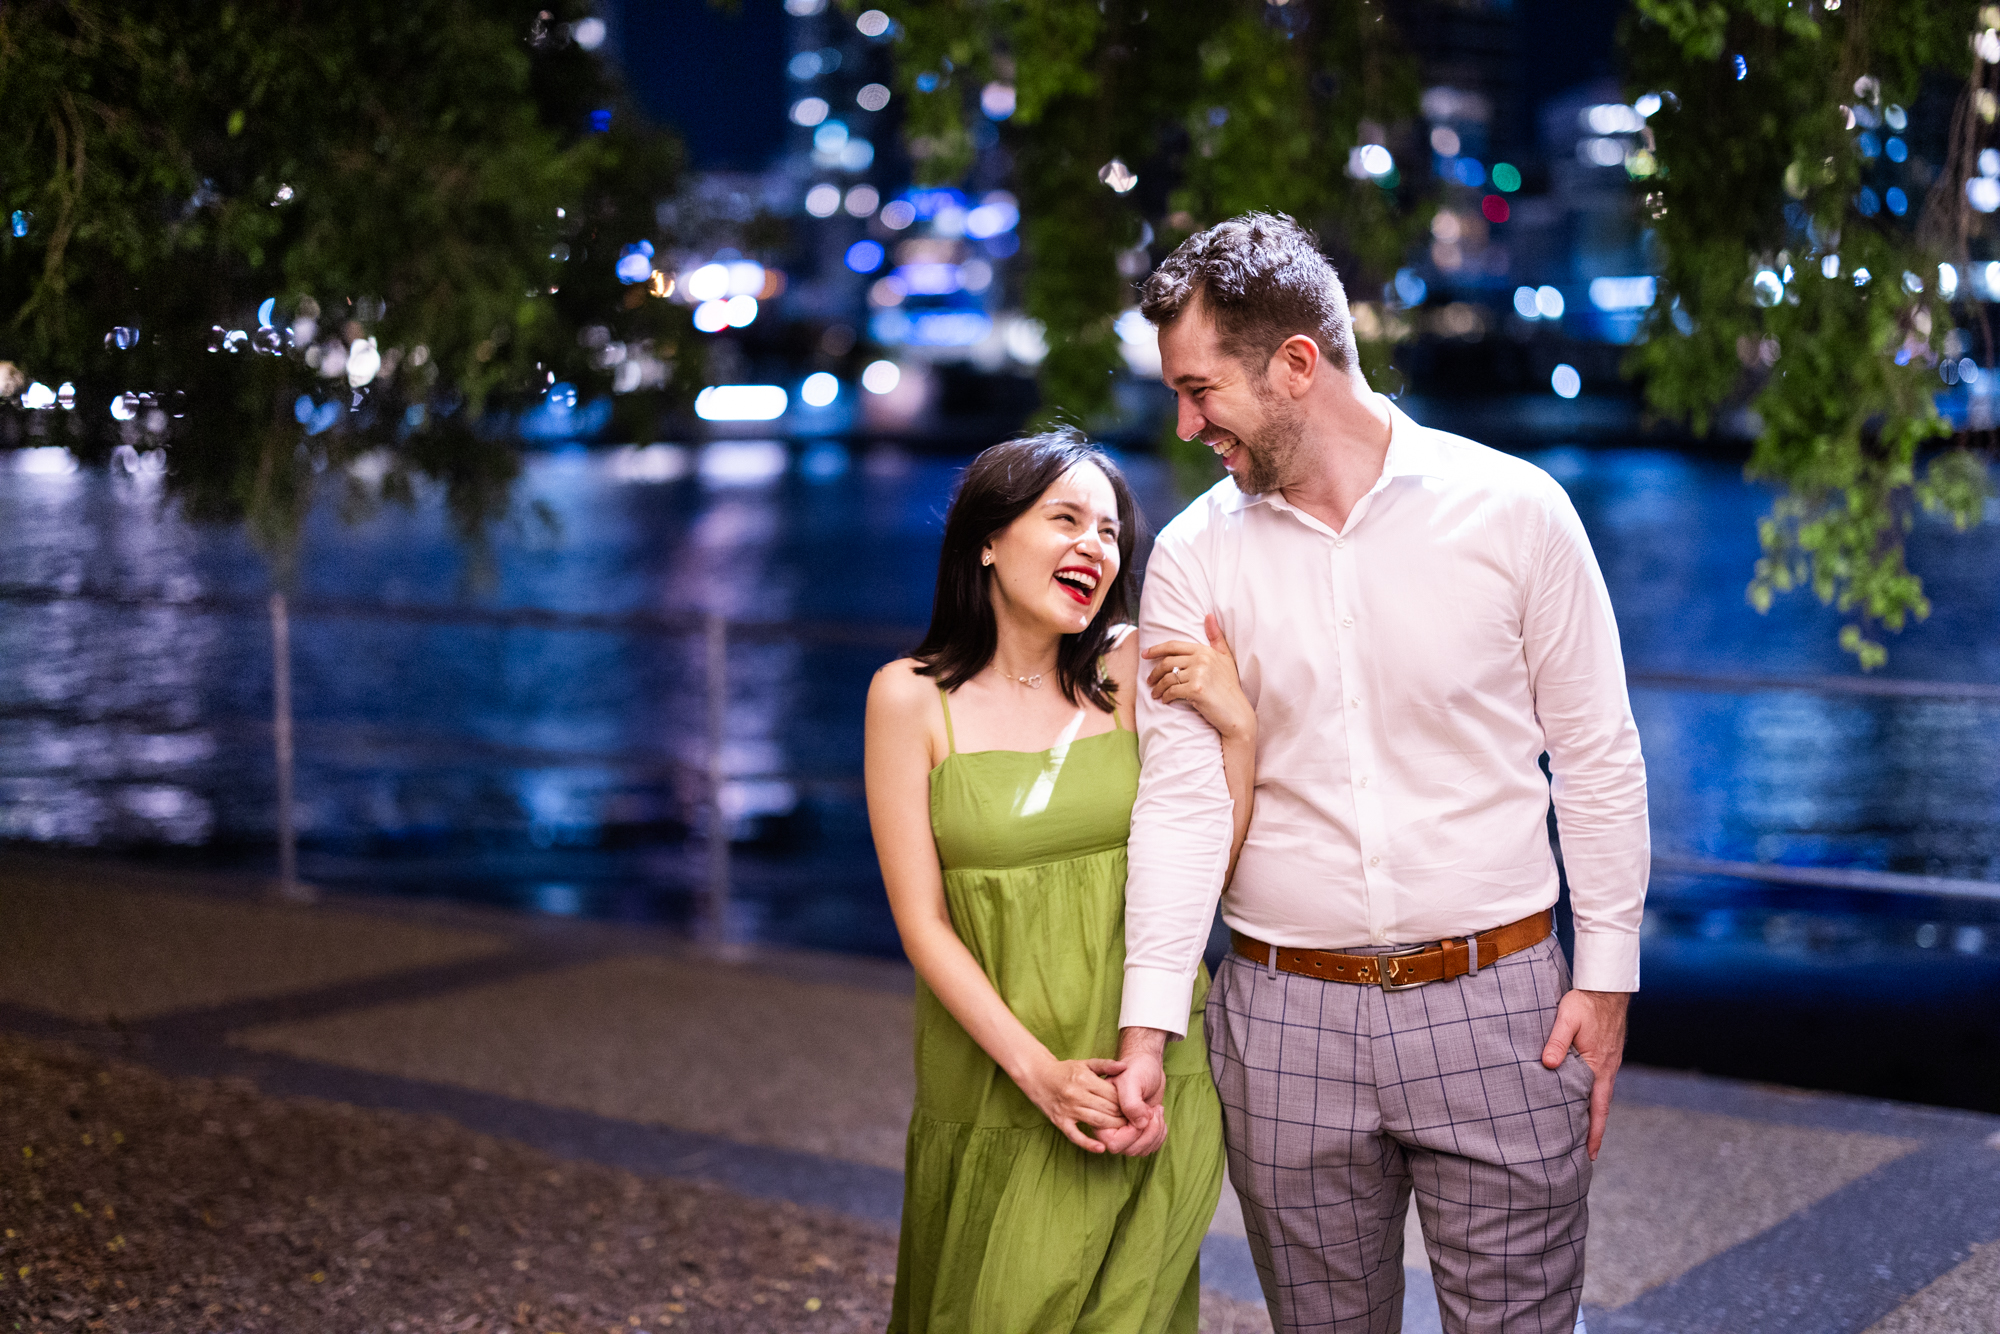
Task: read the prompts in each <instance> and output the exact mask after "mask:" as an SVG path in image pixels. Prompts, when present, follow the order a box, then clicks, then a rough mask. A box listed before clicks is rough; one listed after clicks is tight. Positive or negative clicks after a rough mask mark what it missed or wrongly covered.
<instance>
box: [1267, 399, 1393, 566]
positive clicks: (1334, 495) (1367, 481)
mask: <svg viewBox="0 0 2000 1334" xmlns="http://www.w3.org/2000/svg"><path fill="white" fill-rule="evenodd" d="M1317 406H1318V407H1319V409H1320V410H1319V411H1318V412H1315V413H1314V414H1313V419H1312V420H1311V421H1309V422H1308V424H1307V428H1306V429H1307V431H1308V432H1310V433H1311V435H1312V436H1315V437H1317V439H1316V441H1315V443H1317V444H1318V445H1319V448H1318V450H1317V451H1315V452H1316V455H1317V458H1316V460H1315V463H1314V466H1313V469H1312V471H1311V472H1309V473H1308V474H1307V475H1306V476H1305V477H1303V478H1301V479H1300V480H1299V481H1297V482H1294V483H1292V484H1290V485H1287V486H1286V487H1284V488H1283V490H1282V492H1281V494H1282V495H1283V496H1284V497H1285V500H1286V501H1287V502H1288V503H1290V504H1292V505H1294V506H1296V507H1297V508H1299V509H1301V510H1304V511H1305V512H1306V513H1307V514H1310V515H1312V516H1313V517H1314V518H1315V519H1318V520H1319V521H1320V522H1321V523H1323V524H1325V525H1326V526H1327V527H1329V528H1331V529H1333V530H1334V531H1335V532H1339V531H1341V530H1342V529H1343V528H1345V527H1346V526H1347V519H1348V516H1349V515H1350V514H1352V513H1353V512H1354V507H1355V506H1356V505H1357V504H1359V503H1360V502H1361V497H1363V496H1365V495H1367V494H1368V493H1369V491H1371V490H1372V489H1374V486H1375V483H1376V482H1377V481H1379V480H1380V479H1381V476H1382V462H1383V460H1384V459H1386V458H1388V456H1389V435H1390V430H1391V420H1392V419H1391V417H1390V413H1389V400H1388V399H1386V398H1383V397H1382V396H1381V395H1380V394H1377V393H1375V392H1374V391H1372V390H1370V389H1368V388H1367V387H1366V385H1365V384H1363V383H1362V382H1361V381H1360V380H1359V377H1356V379H1355V380H1354V382H1353V388H1352V390H1351V391H1349V390H1348V388H1347V386H1342V387H1341V389H1340V391H1338V392H1336V393H1333V394H1329V395H1328V396H1327V398H1326V400H1325V401H1324V402H1323V403H1322V404H1320V405H1317Z"/></svg>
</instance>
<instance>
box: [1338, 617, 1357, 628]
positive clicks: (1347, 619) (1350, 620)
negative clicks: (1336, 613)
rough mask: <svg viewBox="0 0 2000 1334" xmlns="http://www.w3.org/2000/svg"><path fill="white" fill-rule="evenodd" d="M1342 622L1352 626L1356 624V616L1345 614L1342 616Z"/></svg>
mask: <svg viewBox="0 0 2000 1334" xmlns="http://www.w3.org/2000/svg"><path fill="white" fill-rule="evenodd" d="M1340 623H1341V624H1342V625H1344V626H1348V627H1350V628H1351V627H1352V626H1353V625H1354V618H1353V617H1352V616H1343V617H1341V618H1340Z"/></svg>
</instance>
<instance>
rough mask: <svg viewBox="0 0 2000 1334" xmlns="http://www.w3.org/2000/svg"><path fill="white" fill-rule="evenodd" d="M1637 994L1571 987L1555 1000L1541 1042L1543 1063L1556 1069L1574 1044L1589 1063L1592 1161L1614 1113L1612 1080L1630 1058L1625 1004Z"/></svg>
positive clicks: (1585, 1062)
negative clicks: (1551, 1019)
mask: <svg viewBox="0 0 2000 1334" xmlns="http://www.w3.org/2000/svg"><path fill="white" fill-rule="evenodd" d="M1631 1000H1632V997H1631V996H1630V995H1629V994H1627V993H1626V992H1623V991H1568V992H1564V993H1563V998H1562V1000H1560V1001H1558V1002H1557V1003H1556V1023H1555V1027H1554V1028H1553V1029H1552V1030H1550V1032H1549V1040H1548V1043H1547V1045H1545V1046H1544V1047H1543V1048H1542V1064H1543V1065H1545V1066H1547V1067H1548V1068H1549V1069H1551V1070H1553V1069H1555V1068H1556V1067H1557V1066H1560V1065H1561V1064H1562V1063H1563V1058H1564V1057H1565V1056H1567V1055H1569V1049H1570V1047H1571V1046H1575V1048H1576V1054H1577V1055H1579V1056H1581V1057H1582V1058H1583V1063H1584V1064H1585V1065H1587V1066H1589V1067H1590V1076H1591V1080H1590V1140H1589V1142H1588V1144H1587V1145H1586V1147H1587V1148H1588V1149H1589V1150H1590V1161H1592V1162H1596V1161H1597V1150H1598V1146H1599V1145H1601V1144H1603V1143H1604V1122H1605V1120H1606V1119H1607V1118H1608V1117H1609V1116H1610V1115H1611V1086H1612V1085H1613V1084H1615V1083H1617V1082H1618V1067H1619V1065H1620V1064H1622V1063H1623V1062H1624V1060H1625V1010H1626V1007H1627V1006H1628V1005H1629V1004H1630V1003H1631Z"/></svg>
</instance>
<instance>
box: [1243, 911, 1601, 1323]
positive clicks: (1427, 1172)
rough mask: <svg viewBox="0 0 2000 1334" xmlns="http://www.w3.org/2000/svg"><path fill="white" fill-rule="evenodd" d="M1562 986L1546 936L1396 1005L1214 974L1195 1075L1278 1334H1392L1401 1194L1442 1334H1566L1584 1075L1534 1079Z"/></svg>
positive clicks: (1249, 976) (1558, 958) (1563, 973)
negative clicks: (1413, 1212) (1220, 1138)
mask: <svg viewBox="0 0 2000 1334" xmlns="http://www.w3.org/2000/svg"><path fill="white" fill-rule="evenodd" d="M1363 952H1369V953H1373V952H1375V951H1363ZM1569 980H1570V979H1569V965H1568V962H1567V961H1566V960H1565V959H1564V958H1563V954H1562V950H1561V948H1560V947H1559V946H1558V945H1557V943H1556V941H1555V938H1554V937H1553V936H1552V937H1550V938H1549V939H1547V940H1544V941H1542V942H1541V943H1540V944H1538V945H1535V946H1533V947H1532V948H1529V949H1526V950H1523V951H1522V952H1521V953H1519V954H1515V955H1511V956H1509V957H1508V958H1505V959H1502V960H1500V961H1499V962H1498V963H1495V964H1491V965H1489V966H1487V967H1485V968H1482V969H1481V970H1480V971H1479V973H1478V975H1477V976H1473V977H1462V978H1458V979H1456V980H1454V981H1450V982H1433V983H1431V984H1430V985H1428V986H1422V987H1416V988H1414V989H1412V990H1409V991H1395V992H1385V991H1383V990H1382V989H1381V988H1379V987H1367V986H1357V985H1355V984H1353V983H1346V982H1323V981H1320V980H1318V979H1316V978H1309V977H1299V976H1295V975H1293V974H1290V973H1279V972H1274V971H1272V970H1269V969H1267V968H1265V967H1263V966H1262V965H1259V964H1256V963H1252V962H1251V961H1250V960H1248V959H1245V958H1243V957H1242V956H1240V955H1236V954H1231V955H1229V956H1228V957H1227V958H1225V959H1224V960H1223V963H1222V967H1221V969H1220V970H1219V971H1218V973H1217V976H1216V983H1215V987H1214V989H1213V990H1211V991H1210V992H1209V995H1208V1011H1207V1016H1208V1018H1207V1023H1208V1048H1209V1062H1210V1065H1211V1066H1212V1067H1213V1069H1214V1072H1215V1086H1216V1089H1217V1091H1218V1092H1219V1093H1220V1094H1221V1095H1222V1109H1223V1117H1224V1124H1225V1129H1226V1137H1227V1140H1228V1148H1229V1177H1230V1180H1231V1181H1232V1182H1233V1183H1234V1184H1235V1186H1236V1190H1237V1194H1238V1195H1239V1196H1240V1197H1241V1199H1242V1201H1243V1221H1244V1224H1245V1227H1246V1230H1247V1231H1248V1232H1249V1234H1250V1249H1251V1253H1252V1255H1253V1256H1254V1257H1255V1259H1256V1262H1257V1273H1258V1277H1259V1278H1260V1279H1261V1280H1262V1282H1263V1286H1264V1296H1265V1300H1266V1301H1267V1302H1268V1304H1269V1305H1270V1308H1271V1317H1272V1320H1273V1322H1274V1323H1275V1324H1276V1325H1277V1327H1278V1329H1279V1330H1280V1331H1283V1334H1305V1332H1306V1331H1314V1332H1316V1334H1364V1332H1365V1334H1396V1332H1397V1331H1399V1330H1400V1329H1401V1328H1402V1321H1403V1222H1404V1213H1405V1210H1406V1209H1407V1208H1408V1206H1409V1201H1410V1194H1411V1191H1412V1188H1414V1190H1415V1193H1416V1197H1417V1211H1418V1215H1419V1217H1420V1218H1421V1220H1422V1222H1423V1228H1424V1237H1425V1239H1426V1243H1427V1246H1428V1249H1429V1251H1430V1253H1431V1272H1432V1275H1433V1277H1434V1278H1435V1280H1436V1283H1437V1294H1438V1306H1439V1310H1440V1313H1441V1315H1442V1317H1443V1322H1444V1328H1445V1330H1446V1331H1447V1334H1474V1332H1475V1331H1477V1332H1479V1334H1485V1332H1486V1331H1494V1332H1495V1334H1498V1332H1499V1331H1505V1334H1571V1331H1572V1329H1573V1327H1574V1326H1575V1324H1576V1321H1577V1313H1578V1304H1579V1302H1580V1301H1581V1298H1582V1293H1583V1246H1584V1233H1585V1230H1586V1228H1587V1227H1588V1224H1589V1210H1588V1205H1587V1203H1586V1196H1587V1195H1588V1192H1589V1190H1590V1158H1589V1155H1588V1153H1587V1152H1586V1149H1585V1137H1586V1135H1587V1133H1588V1131H1589V1126H1590V1083H1591V1075H1590V1069H1589V1067H1588V1066H1586V1065H1585V1064H1584V1063H1583V1061H1582V1058H1580V1057H1579V1056H1577V1054H1576V1053H1575V1052H1574V1051H1572V1052H1571V1053H1570V1054H1569V1056H1568V1058H1567V1059H1566V1060H1565V1061H1564V1062H1563V1064H1562V1065H1561V1066H1560V1067H1559V1068H1558V1069H1555V1070H1548V1069H1545V1068H1544V1067H1543V1065H1542V1062H1541V1053H1542V1046H1543V1044H1544V1043H1545V1042H1547V1041H1548V1035H1549V1030H1550V1028H1551V1027H1552V1026H1553V1025H1554V1023H1555V1013H1556V1003H1557V1001H1559V1000H1560V999H1561V997H1562V994H1563V993H1564V992H1565V991H1567V990H1568V989H1569Z"/></svg>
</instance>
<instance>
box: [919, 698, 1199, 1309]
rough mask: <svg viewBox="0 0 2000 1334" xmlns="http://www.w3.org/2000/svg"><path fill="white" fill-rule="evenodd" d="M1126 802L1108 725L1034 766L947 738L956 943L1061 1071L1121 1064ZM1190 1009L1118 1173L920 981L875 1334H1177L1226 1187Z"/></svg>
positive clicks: (1127, 774) (1127, 765)
mask: <svg viewBox="0 0 2000 1334" xmlns="http://www.w3.org/2000/svg"><path fill="white" fill-rule="evenodd" d="M939 693H940V695H942V693H943V692H942V691H940V692H939ZM1114 721H1115V720H1114ZM945 729H946V735H947V737H950V736H951V706H950V704H949V702H947V703H946V705H945ZM1138 789H1139V747H1138V739H1137V738H1136V737H1135V736H1134V735H1133V734H1132V733H1131V732H1129V731H1126V730H1124V729H1123V728H1122V727H1121V728H1117V729H1116V730H1114V731H1110V732H1106V733H1103V734H1101V735H1098V736H1091V737H1084V738H1081V739H1079V740H1076V741H1072V742H1070V743H1068V744H1066V745H1062V746H1057V747H1055V748H1054V749H1052V750H1047V751H1040V752H1032V753H1031V752H1024V751H1006V750H987V751H975V752H972V753H970V754H960V753H959V751H958V749H957V742H956V739H955V738H952V741H951V753H950V754H949V755H948V756H947V757H946V758H945V760H944V762H943V763H941V764H939V765H938V766H937V768H935V769H933V770H932V771H931V830H932V832H933V834H935V836H936V839H937V848H938V859H939V861H940V862H941V863H942V865H943V868H944V890H945V899H946V902H947V904H948V905H949V908H950V911H951V921H952V925H953V927H954V928H955V929H956V930H957V931H958V935H959V938H960V939H961V940H963V941H964V942H965V944H966V947H967V948H968V949H970V950H971V951H972V955H973V957H974V958H976V959H978V960H979V963H980V966H981V967H982V968H984V969H985V970H986V976H987V977H988V978H990V979H991V980H992V982H993V986H994V988H995V989H996V990H997V991H998V992H999V993H1000V997H1001V999H1002V1000H1004V1001H1006V1002H1007V1006H1008V1008H1009V1009H1011V1010H1012V1011H1013V1012H1014V1014H1015V1016H1016V1017H1017V1018H1019V1019H1020V1020H1021V1022H1022V1023H1023V1024H1025V1025H1026V1026H1027V1027H1028V1030H1029V1031H1030V1032H1032V1033H1034V1034H1035V1036H1036V1037H1038V1038H1040V1039H1041V1040H1042V1042H1043V1043H1045V1044H1046V1045H1047V1046H1048V1048H1049V1050H1050V1051H1051V1052H1053V1053H1054V1054H1055V1055H1056V1057H1057V1058H1058V1059H1062V1060H1080V1059H1084V1058H1087V1057H1093V1056H1097V1057H1115V1056H1116V1055H1117V1054H1118V1004H1119V995H1120V991H1121V988H1122V987H1123V985H1124V968H1125V840H1126V837H1127V836H1128V834H1129V833H1130V830H1131V821H1132V802H1133V799H1134V797H1136V796H1137V794H1138ZM1207 991H1208V975H1207V972H1206V970H1203V972H1202V973H1201V975H1200V976H1199V977H1198V978H1197V979H1196V987H1195V994H1194V1003H1193V1006H1192V1008H1191V1009H1190V1011H1189V1014H1188V1029H1187V1037H1186V1039H1185V1040H1184V1041H1180V1042H1170V1043H1168V1044H1167V1051H1166V1074H1167V1087H1166V1094H1165V1105H1166V1112H1167V1131H1168V1133H1167V1141H1166V1144H1165V1145H1164V1146H1163V1147H1162V1148H1161V1149H1160V1151H1159V1152H1158V1153H1157V1154H1154V1155H1153V1156H1151V1157H1148V1158H1126V1157H1120V1156H1117V1155H1114V1154H1093V1153H1086V1152H1085V1151H1083V1150H1082V1149H1079V1148H1077V1147H1076V1146H1075V1145H1074V1144H1071V1143H1070V1142H1069V1141H1068V1140H1067V1139H1065V1138H1064V1137H1063V1135H1062V1133H1061V1132H1060V1131H1058V1130H1057V1129H1056V1128H1055V1127H1054V1126H1052V1125H1050V1124H1049V1122H1048V1118H1046V1117H1045V1116H1043V1115H1042V1113H1041V1111H1040V1110H1039V1109H1038V1108H1037V1107H1036V1106H1035V1105H1034V1103H1032V1102H1030V1101H1029V1100H1028V1097H1027V1095H1026V1094H1024V1093H1022V1092H1021V1090H1020V1089H1019V1088H1018V1087H1016V1086H1015V1084H1014V1082H1013V1080H1011V1079H1009V1078H1008V1077H1007V1075H1006V1074H1005V1073H1004V1072H1003V1071H1002V1070H1001V1069H1000V1068H999V1067H998V1066H997V1065H995V1064H994V1063H993V1061H992V1060H991V1059H990V1058H989V1057H988V1056H987V1055H986V1053H985V1052H984V1051H982V1050H981V1049H980V1047H979V1045H978V1044H977V1043H975V1042H974V1041H973V1040H972V1039H971V1037H969V1036H968V1035H967V1034H966V1032H965V1030H964V1029H963V1028H961V1027H960V1026H959V1023H958V1021H957V1020H956V1019H954V1018H952V1017H951V1014H950V1012H949V1011H947V1010H946V1009H945V1008H944V1006H943V1005H942V1004H941V1003H940V1002H939V1001H938V1000H937V998H936V997H935V996H933V995H932V994H931V992H930V990H929V989H928V988H927V987H925V986H924V984H923V983H922V981H921V980H919V982H918V983H917V1042H916V1052H917V1100H916V1110H915V1112H914V1114H913V1115H912V1116H911V1118H910V1134H909V1142H908V1147H907V1150H906V1159H905V1164H906V1165H905V1173H904V1187H903V1227H902V1242H901V1246H900V1248H899V1250H898V1253H897V1260H896V1293H895V1302H894V1306H893V1309H892V1311H891V1314H890V1317H889V1330H890V1331H891V1334H1059V1332H1060V1331H1073V1332H1074V1334H1086V1332H1087V1334H1113V1332H1114V1331H1115V1332H1116V1334H1142V1332H1143V1334H1166V1332H1168V1331H1172V1332H1173V1334H1194V1332H1195V1329H1196V1326H1197V1321H1198V1317H1199V1313H1200V1309H1199V1308H1200V1283H1201V1280H1200V1270H1199V1261H1200V1253H1201V1241H1202V1237H1203V1236H1204V1235H1205V1234H1206V1233H1207V1231H1208V1225H1209V1222H1210V1220H1211V1219H1212V1218H1213V1217H1214V1215H1215V1203H1216V1198H1217V1196H1218V1195H1219V1194H1220V1192H1221V1188H1222V1170H1223V1152H1222V1107H1221V1103H1220V1102H1219V1101H1218V1100H1217V1098H1216V1094H1215V1086H1214V1084H1213V1083H1212V1082H1211V1080H1210V1077H1209V1071H1208V1056H1207V1046H1206V1043H1205V1042H1204V1040H1203V1034H1202V1004H1203V1001H1204V999H1205V998H1206V995H1207Z"/></svg>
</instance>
